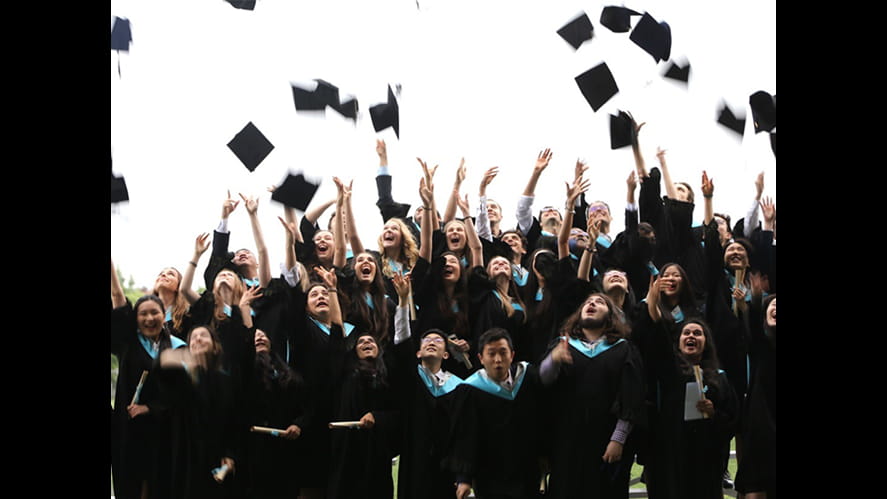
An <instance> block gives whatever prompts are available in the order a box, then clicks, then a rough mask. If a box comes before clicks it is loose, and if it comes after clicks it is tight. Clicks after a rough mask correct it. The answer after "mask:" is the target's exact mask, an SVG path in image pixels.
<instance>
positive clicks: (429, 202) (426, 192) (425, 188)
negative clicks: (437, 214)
mask: <svg viewBox="0 0 887 499" xmlns="http://www.w3.org/2000/svg"><path fill="white" fill-rule="evenodd" d="M419 197H420V198H421V199H422V204H423V205H424V206H425V207H427V208H428V209H431V207H432V206H434V184H431V185H429V184H428V183H427V182H426V180H425V177H422V178H420V179H419Z"/></svg>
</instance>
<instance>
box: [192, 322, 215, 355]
mask: <svg viewBox="0 0 887 499" xmlns="http://www.w3.org/2000/svg"><path fill="white" fill-rule="evenodd" d="M214 346H215V341H214V340H213V337H212V334H210V332H209V329H207V328H205V327H196V328H194V329H193V330H192V331H191V334H190V336H189V337H188V350H190V352H191V354H192V355H201V354H205V353H208V352H211V351H212V350H213V348H214Z"/></svg>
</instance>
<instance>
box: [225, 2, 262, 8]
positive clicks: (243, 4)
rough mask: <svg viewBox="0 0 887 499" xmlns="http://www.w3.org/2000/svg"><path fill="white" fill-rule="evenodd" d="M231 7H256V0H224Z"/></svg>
mask: <svg viewBox="0 0 887 499" xmlns="http://www.w3.org/2000/svg"><path fill="white" fill-rule="evenodd" d="M225 1H226V2H228V3H230V4H231V6H232V7H234V8H235V9H240V10H253V9H255V8H256V0H225Z"/></svg>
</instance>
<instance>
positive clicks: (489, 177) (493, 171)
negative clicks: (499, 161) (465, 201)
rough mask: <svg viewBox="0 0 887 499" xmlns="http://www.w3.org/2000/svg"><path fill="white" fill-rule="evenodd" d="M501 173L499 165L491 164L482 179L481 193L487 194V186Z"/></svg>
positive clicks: (482, 194)
mask: <svg viewBox="0 0 887 499" xmlns="http://www.w3.org/2000/svg"><path fill="white" fill-rule="evenodd" d="M498 174H499V167H498V166H491V167H490V168H488V169H487V171H486V172H484V176H483V177H481V179H480V195H481V196H485V195H486V192H487V186H488V185H490V182H492V181H493V179H494V178H496V175H498Z"/></svg>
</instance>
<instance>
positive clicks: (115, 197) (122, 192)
mask: <svg viewBox="0 0 887 499" xmlns="http://www.w3.org/2000/svg"><path fill="white" fill-rule="evenodd" d="M121 201H129V191H127V190H126V180H124V179H123V177H122V176H120V177H115V176H114V173H113V172H112V173H111V204H114V203H119V202H121Z"/></svg>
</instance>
